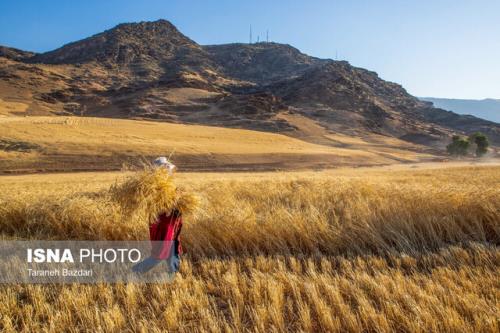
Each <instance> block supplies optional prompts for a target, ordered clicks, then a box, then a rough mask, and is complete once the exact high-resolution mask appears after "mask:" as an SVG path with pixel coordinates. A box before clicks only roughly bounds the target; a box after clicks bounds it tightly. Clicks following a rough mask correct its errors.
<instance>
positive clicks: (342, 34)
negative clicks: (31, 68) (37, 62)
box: [0, 0, 500, 99]
mask: <svg viewBox="0 0 500 333" xmlns="http://www.w3.org/2000/svg"><path fill="white" fill-rule="evenodd" d="M159 18H164V19H167V20H169V21H171V22H172V23H173V24H175V25H176V26H177V27H178V28H179V29H180V31H181V32H183V33H184V34H186V35H187V36H188V37H190V38H191V39H193V40H195V41H196V42H198V43H200V44H220V43H229V42H247V41H248V35H249V26H250V24H251V25H252V27H253V35H254V39H256V38H257V35H260V38H261V39H263V38H265V34H266V30H269V36H270V39H271V40H272V41H275V42H280V43H288V44H291V45H293V46H295V47H297V48H298V49H300V50H301V51H303V52H305V53H307V54H310V55H313V56H317V57H322V58H333V59H334V58H335V57H336V56H337V55H338V59H342V60H348V61H349V62H350V63H351V64H353V65H355V66H360V67H364V68H367V69H370V70H373V71H376V72H378V73H379V75H380V76H381V77H382V78H384V79H386V80H390V81H394V82H397V83H400V84H402V85H403V86H404V87H405V88H406V89H407V90H408V91H409V92H410V93H412V94H414V95H417V96H435V97H450V98H476V99H481V98H486V97H491V98H500V1H499V0H490V1H487V0H434V1H432V0H413V1H410V0H399V1H395V0H394V1H391V0H372V1H369V0H366V1H362V0H357V1H356V0H351V1H348V0H345V1H340V0H339V1H337V0H330V1H327V0H310V1H306V0H303V1H293V0H289V1H280V0H269V1H260V0H247V1H237V0H233V1H226V0H212V1H210V0H205V1H202V0H199V1H193V0H184V1H180V0H179V1H175V0H144V1H139V0H101V1H98V0H80V1H69V0H68V1H63V0H53V1H48V0H31V1H29V0H24V1H23V0H0V44H1V45H6V46H11V47H16V48H20V49H24V50H30V51H37V52H43V51H48V50H52V49H54V48H57V47H59V46H61V45H63V44H65V43H68V42H71V41H75V40H78V39H81V38H84V37H88V36H90V35H93V34H95V33H98V32H101V31H103V30H105V29H109V28H111V27H113V26H115V25H116V24H118V23H123V22H136V21H150V20H156V19H159Z"/></svg>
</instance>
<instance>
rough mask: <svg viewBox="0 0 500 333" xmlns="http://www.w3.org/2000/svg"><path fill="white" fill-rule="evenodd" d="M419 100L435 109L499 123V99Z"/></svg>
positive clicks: (429, 98)
mask: <svg viewBox="0 0 500 333" xmlns="http://www.w3.org/2000/svg"><path fill="white" fill-rule="evenodd" d="M420 99H421V100H423V101H428V102H432V103H433V104H434V106H435V107H438V108H441V109H445V110H448V111H453V112H455V113H458V114H468V115H473V116H475V117H478V118H483V119H487V120H490V121H494V122H496V123H500V99H493V98H486V99H481V100H477V99H453V98H436V97H420Z"/></svg>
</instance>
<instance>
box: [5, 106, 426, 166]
mask: <svg viewBox="0 0 500 333" xmlns="http://www.w3.org/2000/svg"><path fill="white" fill-rule="evenodd" d="M0 140H8V141H12V142H20V143H23V144H31V145H36V146H37V147H38V148H37V149H33V150H31V151H25V152H18V151H8V152H6V151H3V150H2V149H1V148H0V172H1V171H6V170H7V171H19V170H21V171H22V170H28V171H30V170H38V171H40V170H59V171H65V170H66V171H68V170H69V171H75V170H103V169H104V170H111V169H117V168H118V169H119V168H120V167H121V165H122V163H123V162H124V161H127V160H128V159H132V160H137V157H140V156H159V155H169V154H170V153H171V152H173V151H175V154H174V159H176V161H177V162H179V163H180V164H182V165H184V166H190V167H191V168H195V169H200V168H210V169H216V170H219V169H220V168H222V167H224V168H239V169H243V168H246V169H250V170H255V169H257V168H264V169H266V170H269V169H277V168H308V167H311V166H332V165H360V164H363V165H368V164H370V165H371V164H388V163H394V162H395V161H419V160H422V159H430V158H433V156H431V155H429V154H424V153H417V152H415V151H409V150H405V149H408V147H407V146H401V147H400V148H401V149H393V148H388V147H386V146H384V147H382V145H381V146H378V147H374V148H373V149H371V150H370V151H367V149H366V147H365V146H356V147H352V148H351V147H342V146H339V147H332V146H326V145H322V144H315V143H308V142H305V141H303V140H300V139H297V138H292V137H289V136H286V135H281V134H276V133H266V132H259V131H251V130H242V129H227V128H221V127H210V126H196V125H183V124H169V123H160V122H147V121H138V120H125V119H108V118H90V117H85V118H82V117H62V116H61V117H0ZM401 142H402V141H400V143H401ZM413 148H415V147H413ZM420 148H422V147H420Z"/></svg>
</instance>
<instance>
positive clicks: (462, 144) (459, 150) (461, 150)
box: [446, 135, 470, 156]
mask: <svg viewBox="0 0 500 333" xmlns="http://www.w3.org/2000/svg"><path fill="white" fill-rule="evenodd" d="M469 146H470V142H469V140H468V139H467V138H464V137H461V136H459V135H454V136H453V138H452V141H451V143H450V144H449V145H447V146H446V151H447V152H448V153H449V154H450V155H453V156H465V155H467V151H468V150H469Z"/></svg>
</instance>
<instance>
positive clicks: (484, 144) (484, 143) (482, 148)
mask: <svg viewBox="0 0 500 333" xmlns="http://www.w3.org/2000/svg"><path fill="white" fill-rule="evenodd" d="M469 142H472V143H474V144H475V145H476V156H477V157H481V156H483V155H484V154H486V153H487V152H488V147H489V145H490V142H489V140H488V137H487V136H486V135H484V134H483V133H481V132H476V133H473V134H471V135H470V136H469Z"/></svg>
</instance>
